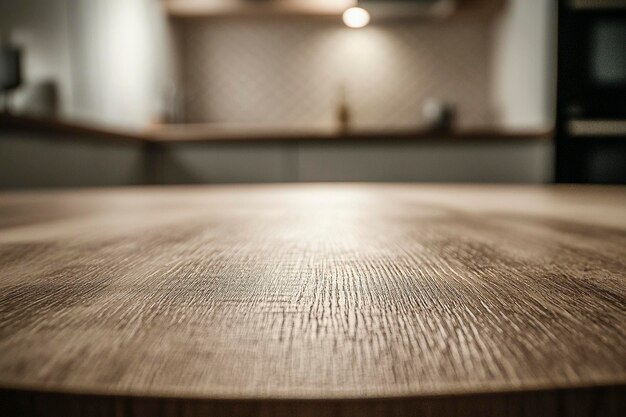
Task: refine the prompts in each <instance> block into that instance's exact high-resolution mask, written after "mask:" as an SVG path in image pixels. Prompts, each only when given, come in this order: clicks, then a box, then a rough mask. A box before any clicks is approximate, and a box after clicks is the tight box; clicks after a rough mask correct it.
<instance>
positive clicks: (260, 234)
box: [0, 184, 626, 417]
mask: <svg viewBox="0 0 626 417" xmlns="http://www.w3.org/2000/svg"><path fill="white" fill-rule="evenodd" d="M625 386H626V189H625V188H617V187H612V188H611V187H605V188H603V187H574V186H558V187H557V186H538V187H527V186H452V185H315V184H311V185H274V186H213V187H179V188H135V189H117V190H97V191H96V190H83V191H64V192H58V191H54V192H52V191H48V192H35V193H30V192H24V193H5V194H0V388H1V390H0V414H1V415H11V416H20V415H25V416H26V415H28V416H37V415H59V416H79V415H80V416H90V415H94V416H95V415H97V416H101V415H102V416H104V415H114V416H136V415H141V416H144V415H145V416H152V415H158V416H181V417H182V416H186V417H189V416H196V415H210V416H215V415H228V416H244V415H245V416H252V415H261V416H288V415H289V416H291V415H296V416H298V415H302V416H370V415H384V416H402V415H419V416H451V415H470V416H505V415H506V416H535V415H543V416H557V415H558V416H570V415H571V416H574V415H575V416H583V415H584V416H587V415H598V416H600V415H601V416H611V415H615V416H617V415H624V414H623V413H624V411H625V403H626V400H624V397H625V396H626V389H625Z"/></svg>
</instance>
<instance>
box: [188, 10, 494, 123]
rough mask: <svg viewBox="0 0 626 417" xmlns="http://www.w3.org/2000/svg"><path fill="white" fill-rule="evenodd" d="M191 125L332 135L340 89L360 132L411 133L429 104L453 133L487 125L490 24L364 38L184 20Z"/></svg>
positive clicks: (311, 27)
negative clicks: (319, 130)
mask: <svg viewBox="0 0 626 417" xmlns="http://www.w3.org/2000/svg"><path fill="white" fill-rule="evenodd" d="M178 30H179V31H180V33H179V42H182V43H183V45H181V46H182V50H183V51H184V54H183V80H184V90H185V96H186V112H187V119H188V121H190V122H225V123H267V124H287V125H330V124H333V123H334V117H335V108H336V103H337V98H338V94H339V89H340V86H341V85H342V84H343V85H345V86H346V90H347V96H348V100H349V103H350V106H351V113H352V121H353V123H354V124H355V125H357V126H360V127H398V128H399V127H411V126H416V125H419V124H420V122H421V108H422V105H423V103H424V101H425V100H426V99H427V98H429V97H434V98H440V99H444V100H447V101H450V102H452V103H454V104H455V105H456V106H457V109H458V113H459V119H458V124H459V126H463V127H469V126H483V125H488V124H490V122H491V117H492V116H491V114H492V110H491V103H490V67H491V39H492V28H491V25H490V24H489V23H488V21H485V20H483V19H480V20H475V21H472V20H467V19H466V20H458V19H457V20H454V19H453V20H450V21H445V22H431V21H416V22H410V23H395V24H386V25H371V26H369V27H367V28H364V29H360V30H353V29H348V28H345V27H344V26H343V25H341V24H339V23H337V22H334V21H324V20H314V19H308V20H307V19H296V20H293V19H292V20H290V19H283V20H280V19H272V20H263V19H259V20H254V19H222V20H219V19H214V20H190V21H187V22H183V24H181V25H179V26H178Z"/></svg>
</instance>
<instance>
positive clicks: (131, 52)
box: [70, 0, 169, 127]
mask: <svg viewBox="0 0 626 417" xmlns="http://www.w3.org/2000/svg"><path fill="white" fill-rule="evenodd" d="M70 13H71V19H72V22H73V24H72V33H71V50H72V53H73V58H74V63H73V70H74V74H75V95H74V98H75V104H76V109H75V114H76V115H78V116H80V117H82V118H88V119H97V120H99V121H101V122H105V123H113V124H117V125H128V126H133V125H136V126H139V127H142V126H144V125H145V124H146V123H148V122H149V121H150V120H151V119H152V118H153V117H155V116H156V115H157V114H158V113H159V111H160V106H161V104H160V95H161V91H162V89H163V83H164V79H165V78H167V77H168V71H169V70H168V63H167V59H166V56H167V55H166V54H167V51H166V50H165V47H166V46H167V41H166V36H167V35H166V23H165V17H164V16H163V15H162V10H161V6H160V4H159V2H158V1H154V0H97V1H94V0H75V1H73V2H72V7H71V11H70Z"/></svg>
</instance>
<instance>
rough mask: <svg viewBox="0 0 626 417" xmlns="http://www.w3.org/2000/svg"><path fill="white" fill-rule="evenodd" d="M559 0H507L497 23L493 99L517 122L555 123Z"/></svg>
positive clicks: (510, 122) (505, 117)
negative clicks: (557, 5) (557, 12)
mask: <svg viewBox="0 0 626 417" xmlns="http://www.w3.org/2000/svg"><path fill="white" fill-rule="evenodd" d="M556 4H557V1H556V0H508V2H507V5H506V8H505V10H504V13H503V16H502V18H501V20H500V21H499V22H498V23H497V24H496V34H495V49H494V80H493V82H494V90H493V91H494V101H495V103H496V106H497V107H498V108H499V113H500V116H499V119H500V121H501V122H502V123H503V124H505V125H507V126H509V127H513V128H528V127H530V128H549V127H551V126H552V124H553V123H554V121H553V118H554V101H555V71H556V66H555V65H556Z"/></svg>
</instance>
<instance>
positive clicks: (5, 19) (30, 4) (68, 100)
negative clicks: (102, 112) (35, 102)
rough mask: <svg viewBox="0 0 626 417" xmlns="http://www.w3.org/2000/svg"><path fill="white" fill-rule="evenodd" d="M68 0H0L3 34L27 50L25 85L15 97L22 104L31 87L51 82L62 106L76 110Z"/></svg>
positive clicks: (69, 109) (69, 110)
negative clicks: (69, 39) (69, 37)
mask: <svg viewBox="0 0 626 417" xmlns="http://www.w3.org/2000/svg"><path fill="white" fill-rule="evenodd" d="M67 12H68V10H67V1H66V0H0V32H2V33H5V34H6V33H8V34H10V35H11V40H12V41H13V42H14V43H16V44H18V45H20V46H22V47H24V48H25V51H26V54H25V56H24V62H23V64H24V83H25V85H26V88H24V89H22V90H21V91H19V92H18V93H17V94H15V100H14V101H15V103H16V104H19V103H20V102H23V101H24V99H25V97H26V96H27V95H28V91H27V89H28V86H32V85H35V84H37V83H40V82H42V81H47V80H52V81H54V82H55V83H56V84H57V87H58V92H59V99H60V105H61V107H62V109H63V110H65V112H71V111H72V109H73V97H72V95H73V85H72V68H71V65H70V62H71V59H70V50H69V45H68V32H67V29H68V25H69V23H68V13H67Z"/></svg>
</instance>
